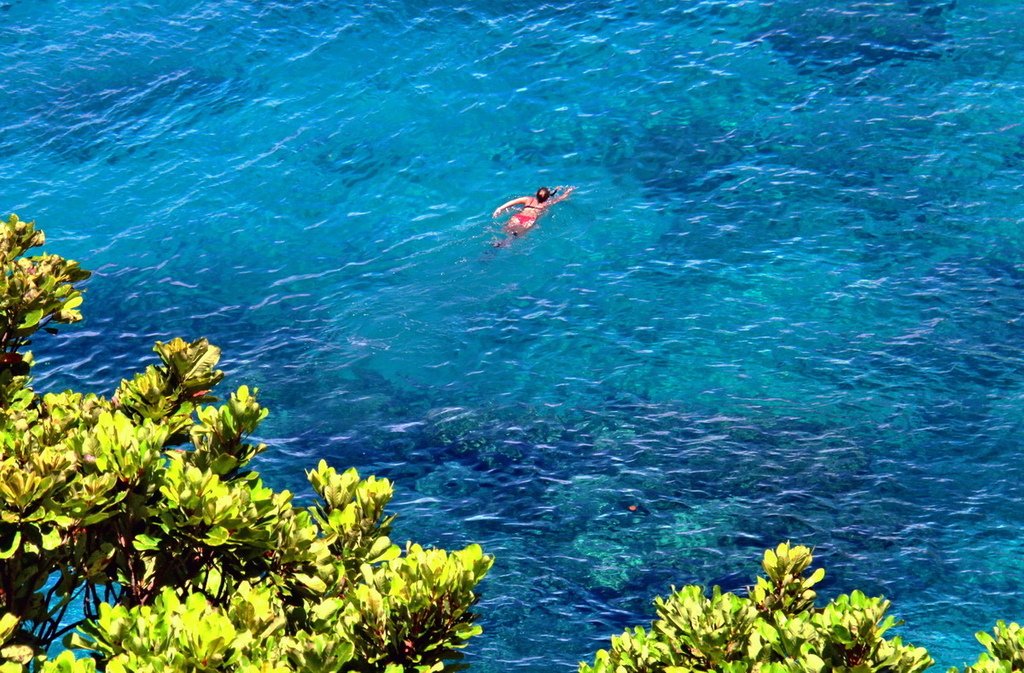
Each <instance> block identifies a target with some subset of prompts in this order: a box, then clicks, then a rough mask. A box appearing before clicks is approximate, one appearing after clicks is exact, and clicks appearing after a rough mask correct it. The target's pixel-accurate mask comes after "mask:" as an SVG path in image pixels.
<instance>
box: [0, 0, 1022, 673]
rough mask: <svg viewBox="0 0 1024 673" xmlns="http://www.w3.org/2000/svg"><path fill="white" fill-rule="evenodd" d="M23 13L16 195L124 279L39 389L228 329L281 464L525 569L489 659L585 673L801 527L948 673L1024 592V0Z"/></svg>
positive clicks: (20, 8)
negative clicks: (392, 491) (635, 632)
mask: <svg viewBox="0 0 1024 673" xmlns="http://www.w3.org/2000/svg"><path fill="white" fill-rule="evenodd" d="M0 21H2V25H3V36H4V48H3V55H2V56H0V93H2V95H3V100H4V103H3V105H2V106H0V175H2V176H3V181H2V187H3V189H2V196H3V203H2V205H0V211H3V213H5V214H6V213H8V212H16V213H17V214H18V215H19V216H21V217H22V218H23V219H33V220H35V221H36V222H37V223H38V225H39V226H41V227H42V228H44V229H45V230H46V231H47V233H48V235H49V242H48V248H47V249H48V250H50V251H53V252H58V253H60V254H63V255H66V256H68V257H71V258H74V259H77V260H79V261H80V262H81V263H82V264H83V266H85V267H86V268H90V269H93V270H94V271H95V276H94V277H93V278H92V280H91V281H89V283H88V285H87V288H88V291H87V300H86V304H85V305H84V307H83V308H84V310H85V313H86V320H85V321H84V322H83V323H81V324H80V325H78V326H75V327H73V328H70V329H66V330H63V331H62V333H61V334H60V335H59V336H57V337H45V338H40V339H38V340H37V342H36V344H35V346H34V348H35V353H36V356H37V358H38V360H39V362H38V366H37V368H36V376H37V378H36V384H37V387H38V388H40V389H45V390H54V389H64V388H65V387H75V388H79V389H86V390H95V391H98V392H105V393H108V394H109V393H110V392H112V391H113V389H114V387H115V385H116V383H117V381H119V380H120V379H121V378H122V377H125V376H129V375H130V374H132V373H133V372H135V371H136V370H138V369H139V368H141V367H143V366H144V364H147V363H150V362H152V361H153V360H154V359H155V356H154V355H153V354H152V352H151V348H152V345H153V342H154V341H156V340H167V339H169V338H171V337H174V336H183V337H186V338H197V337H200V336H206V337H209V338H210V339H211V340H212V341H213V342H214V343H216V344H218V345H220V346H221V347H222V348H223V349H224V362H223V366H224V369H225V370H226V371H227V372H228V374H229V377H228V380H227V382H226V383H225V384H224V388H225V389H227V388H228V387H231V386H237V385H241V384H248V385H250V386H257V387H258V388H259V389H260V391H261V395H262V399H263V401H264V402H265V404H266V405H267V406H269V407H270V409H271V416H270V418H269V419H268V420H267V422H266V423H265V425H264V426H263V428H262V434H261V437H259V439H260V440H261V441H264V442H266V443H268V444H269V445H270V449H269V450H268V451H267V453H266V454H264V455H263V456H262V457H261V458H260V460H259V467H260V468H261V470H263V471H264V472H265V474H266V475H267V478H268V480H269V482H270V483H271V484H272V485H273V486H275V487H277V488H289V489H292V490H293V491H295V492H296V493H297V494H298V495H299V496H300V497H305V496H306V495H308V493H309V490H308V487H307V486H306V483H305V477H304V474H303V470H304V469H307V468H309V467H312V466H313V465H314V464H315V463H316V461H318V460H319V459H320V458H326V459H327V460H329V461H330V462H331V463H332V464H334V465H336V466H338V467H346V466H350V465H354V466H357V467H358V468H359V469H360V471H361V472H362V473H363V474H371V473H373V474H377V475H380V476H385V477H388V478H389V479H392V480H394V481H395V484H396V498H395V501H394V503H393V505H394V507H393V509H394V511H395V512H397V513H398V515H399V518H398V521H397V524H396V529H395V535H394V538H395V539H396V540H397V541H400V542H404V541H405V540H407V539H411V540H415V541H418V542H421V543H424V544H430V545H438V546H445V547H458V546H461V545H465V544H468V543H470V542H480V543H481V544H483V545H484V547H485V548H486V549H487V550H488V551H489V552H491V553H493V554H495V555H496V557H497V562H496V564H495V566H494V570H493V571H492V574H491V575H490V576H489V578H488V579H487V580H486V581H485V583H484V584H483V585H482V592H483V598H482V600H481V602H480V604H479V610H478V611H479V612H480V613H481V614H482V624H483V626H484V629H485V633H484V635H482V636H481V637H479V638H477V639H475V640H474V641H473V644H472V645H471V648H470V655H469V661H470V662H471V663H472V664H473V667H474V668H473V670H475V671H478V672H487V673H497V672H499V671H502V672H504V671H516V672H522V673H526V672H538V673H539V672H542V671H543V672H548V671H572V670H574V667H575V665H576V663H577V662H578V661H580V660H581V659H591V658H592V657H593V653H594V651H595V650H596V649H597V648H598V647H602V646H606V644H607V642H608V638H609V636H610V635H611V634H612V633H617V632H619V631H621V630H622V629H623V628H624V627H626V626H627V625H632V624H645V623H647V622H649V621H650V620H651V619H652V617H653V608H652V607H651V603H650V602H651V599H652V598H653V597H654V596H655V595H658V594H664V593H666V592H668V591H669V588H670V587H671V586H672V585H676V586H679V585H682V584H686V583H701V584H705V585H711V584H719V585H721V586H722V587H723V588H724V589H728V590H738V589H741V588H743V587H744V586H746V585H748V584H749V583H750V582H751V581H752V579H753V577H754V575H755V573H756V572H757V570H758V560H759V558H760V554H761V552H762V550H763V549H764V548H765V547H768V546H773V545H775V544H776V543H778V542H780V541H784V540H792V541H793V542H799V543H803V544H807V545H811V546H813V547H814V548H815V550H816V554H817V558H818V560H819V561H820V562H821V563H822V564H824V565H825V567H826V568H827V569H828V572H829V574H828V577H827V580H826V583H825V585H824V591H823V593H824V594H825V595H827V596H831V595H836V594H838V593H841V592H846V591H851V590H853V589H855V588H861V589H863V590H865V591H867V592H871V593H876V594H877V593H883V594H885V595H886V596H887V597H888V598H890V599H891V600H892V601H893V611H894V613H895V614H896V615H897V616H898V617H900V618H902V619H904V620H905V621H906V625H905V626H903V627H902V628H901V629H900V632H901V634H902V635H904V637H905V638H906V639H908V640H910V641H911V642H913V643H914V644H917V645H923V646H926V647H927V648H929V650H930V651H931V652H932V653H933V654H934V656H935V657H936V659H937V660H938V662H939V664H940V666H941V667H945V666H947V665H954V664H956V665H961V664H963V663H964V662H965V661H970V662H973V661H974V658H975V657H976V654H977V652H978V651H979V650H980V646H979V645H977V643H975V642H974V637H973V634H974V632H975V631H977V630H980V629H987V628H990V627H991V625H992V624H993V623H994V622H995V620H997V619H1007V620H1021V619H1024V586H1022V580H1024V533H1022V527H1024V467H1022V464H1024V463H1022V446H1021V443H1022V440H1021V429H1022V423H1024V406H1022V404H1024V358H1022V355H1021V349H1020V346H1021V336H1022V327H1024V257H1022V256H1024V233H1022V226H1021V223H1022V222H1024V190H1022V184H1024V114H1022V112H1024V110H1022V107H1024V106H1022V100H1024V50H1022V49H1021V45H1022V44H1024V12H1022V11H1021V5H1020V2H1019V0H959V1H957V2H953V1H951V0H942V1H939V0H888V1H881V0H879V1H874V0H869V1H865V2H856V3H853V2H849V3H847V2H838V1H832V2H828V1H824V2H823V1H822V0H776V1H774V2H771V1H767V0H766V1H752V0H734V1H732V2H727V1H724V0H704V1H693V2H691V1H678V0H615V1H607V2H605V1H597V0H595V1H591V2H562V3H557V2H556V3H551V4H545V3H543V2H542V3H538V2H521V1H520V0H505V1H504V2H498V1H497V0H469V2H466V3H463V4H450V5H442V4H432V3H423V2H412V1H409V0H394V1H389V2H380V1H379V0H378V1H376V2H370V3H368V4H364V3H362V2H360V3H340V2H326V1H322V2H317V1H314V0H288V1H284V0H280V1H277V2H274V1H272V0H266V1H263V0H261V1H259V2H255V1H250V0H222V1H213V0H209V1H205V2H198V1H196V0H189V1H178V0H168V1H166V2H160V3H153V4H144V3H143V4H140V3H137V2H128V1H127V0H104V1H103V2H99V1H96V0H75V1H74V2H72V1H70V0H66V1H58V0H21V1H19V0H6V1H5V2H0ZM558 184H574V185H578V186H579V189H578V191H577V192H576V193H575V194H574V195H573V196H572V197H571V198H570V199H569V200H568V201H566V202H564V203H561V204H559V205H557V206H555V207H554V208H553V209H552V210H551V211H550V213H549V214H547V215H545V217H544V218H542V220H541V222H540V225H539V226H538V227H537V228H536V229H534V230H533V231H531V232H530V233H529V235H527V236H526V237H524V238H522V239H519V240H516V241H514V242H513V243H512V245H510V246H508V247H503V248H495V247H492V243H493V242H494V241H497V240H499V239H500V238H501V236H502V234H501V221H500V220H499V221H494V220H492V219H491V216H490V215H491V211H492V210H493V209H494V208H495V207H496V206H497V205H498V204H500V203H502V202H504V201H506V200H508V199H510V198H514V197H516V196H520V195H522V194H526V193H529V192H532V191H534V190H536V188H537V187H539V186H541V185H558ZM936 670H943V669H942V668H938V669H936Z"/></svg>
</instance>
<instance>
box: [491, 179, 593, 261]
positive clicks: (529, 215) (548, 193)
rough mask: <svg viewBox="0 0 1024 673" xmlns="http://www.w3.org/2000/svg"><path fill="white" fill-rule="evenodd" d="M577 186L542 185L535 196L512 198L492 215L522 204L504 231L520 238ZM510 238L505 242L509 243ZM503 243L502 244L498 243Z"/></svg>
mask: <svg viewBox="0 0 1024 673" xmlns="http://www.w3.org/2000/svg"><path fill="white" fill-rule="evenodd" d="M575 189H576V188H575V187H562V186H558V187H555V188H554V189H548V188H547V187H541V188H540V189H538V190H537V193H536V195H534V196H520V197H519V198H518V199H512V200H511V201H509V202H508V203H503V204H502V205H500V206H498V207H497V209H495V211H494V213H493V214H492V215H491V217H497V216H498V215H500V214H501V213H502V211H505V210H508V209H509V208H512V207H514V206H520V205H521V206H522V209H521V210H520V211H519V212H517V213H514V214H513V215H512V217H510V218H509V220H508V222H507V223H506V224H505V227H504V231H505V233H506V234H508V235H509V238H510V239H511V238H518V237H520V236H522V235H523V234H525V233H526V232H527V231H529V230H530V229H532V228H533V225H535V224H537V218H538V217H540V216H541V214H542V213H543V212H544V211H545V210H547V209H548V208H549V207H551V206H552V205H554V204H556V203H558V202H559V201H562V200H564V199H567V198H569V195H570V194H572V192H573V190H575ZM507 243H508V240H506V242H505V244H506V245H507ZM496 245H499V246H500V245H501V244H496Z"/></svg>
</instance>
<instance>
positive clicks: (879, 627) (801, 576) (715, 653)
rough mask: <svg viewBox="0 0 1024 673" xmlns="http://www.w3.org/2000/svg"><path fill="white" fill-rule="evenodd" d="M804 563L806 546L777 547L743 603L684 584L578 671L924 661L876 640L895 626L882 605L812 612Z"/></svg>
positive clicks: (803, 668)
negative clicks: (644, 622) (652, 616)
mask: <svg viewBox="0 0 1024 673" xmlns="http://www.w3.org/2000/svg"><path fill="white" fill-rule="evenodd" d="M811 561H812V556H811V552H810V550H809V549H808V548H807V547H803V546H790V545H789V544H780V545H779V546H778V547H777V548H776V549H774V550H771V549H769V550H768V551H766V552H765V554H764V559H763V562H762V568H763V569H764V576H763V577H759V578H758V580H757V584H756V585H755V586H754V587H753V589H752V590H751V591H750V595H749V596H738V595H736V594H733V593H722V592H721V591H720V590H719V589H718V587H714V588H713V589H712V590H711V592H710V595H707V594H706V593H705V591H704V590H703V589H702V588H701V587H699V586H692V585H691V586H686V587H683V588H682V589H680V590H678V591H673V592H672V593H671V595H669V596H668V597H667V598H657V599H656V600H655V609H656V613H657V616H658V619H657V620H656V621H655V622H654V623H653V624H652V625H651V627H650V629H649V630H645V629H643V628H640V627H637V628H634V629H632V630H628V631H626V632H625V633H623V634H622V635H621V636H613V637H612V642H611V647H610V648H609V649H608V650H599V651H598V653H597V656H596V658H595V660H594V662H593V664H587V663H581V664H580V667H579V670H580V673H655V672H659V673H660V672H665V673H690V672H696V671H723V672H726V673H746V672H747V671H760V672H763V673H821V672H822V671H851V672H854V671H855V672H857V673H870V672H872V671H891V672H893V673H917V672H919V671H923V670H924V669H926V668H927V667H929V666H930V665H931V664H932V663H933V661H932V659H931V658H930V657H929V656H928V653H927V652H926V651H925V650H924V649H923V648H920V647H913V646H910V645H904V644H903V643H902V641H901V640H900V638H899V637H894V638H890V639H887V638H885V633H886V631H888V630H889V629H890V628H891V627H892V626H894V625H895V624H896V621H895V620H894V619H893V617H891V616H886V614H885V613H886V610H888V608H889V602H888V601H886V600H884V599H882V598H869V597H867V596H865V595H864V594H863V593H861V592H859V591H854V592H853V593H851V594H849V595H842V596H839V597H838V598H836V599H835V600H832V601H830V602H829V603H828V604H827V605H825V606H824V607H822V608H818V607H815V597H816V592H815V591H814V586H815V585H816V584H818V583H819V582H820V581H821V580H822V579H823V578H824V576H825V574H824V571H823V570H822V569H820V568H819V569H817V570H815V571H814V572H813V573H810V574H808V573H807V570H808V568H809V567H810V564H811Z"/></svg>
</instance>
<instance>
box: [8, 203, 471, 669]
mask: <svg viewBox="0 0 1024 673" xmlns="http://www.w3.org/2000/svg"><path fill="white" fill-rule="evenodd" d="M43 242H44V237H43V234H42V232H40V231H38V230H36V229H35V227H34V226H33V224H32V223H31V222H23V221H21V220H19V219H18V218H17V217H16V216H11V217H10V218H9V219H7V220H6V221H2V220H0V267H2V271H0V662H2V663H0V671H2V673H15V672H18V671H23V670H26V669H28V670H44V671H65V672H71V671H92V670H97V669H99V670H106V671H111V672H120V671H132V672H133V673H145V672H148V671H186V670H187V671H227V670H231V671H235V670H238V671H257V670H258V671H310V672H313V671H316V672H317V673H319V672H320V671H347V670H351V671H388V672H396V671H405V670H409V671H412V670H416V671H433V670H442V669H445V668H446V667H447V668H448V669H451V668H453V666H452V664H451V662H452V661H454V660H456V659H458V657H459V656H460V650H461V648H463V647H464V646H465V644H466V642H467V641H468V640H469V639H470V638H471V637H472V636H474V635H476V634H478V633H479V632H480V628H479V627H478V626H476V625H475V624H474V619H475V615H474V614H473V613H472V612H471V611H470V608H471V606H472V605H473V604H474V602H475V601H476V595H475V593H474V590H475V587H476V586H477V584H478V583H479V582H480V580H481V579H482V578H483V577H484V575H485V574H486V572H487V571H488V569H489V568H490V566H491V558H490V557H488V556H486V555H485V554H483V552H482V550H481V549H480V548H479V547H478V546H476V545H471V546H469V547H467V548H465V549H463V550H460V551H455V552H446V551H444V550H437V549H424V548H422V547H420V546H418V545H415V544H408V545H406V546H405V547H404V549H402V548H399V547H398V546H396V545H395V544H393V543H392V542H391V540H390V539H389V537H388V533H389V529H390V526H391V523H392V519H393V517H391V516H387V515H386V514H385V511H384V510H385V507H386V506H387V504H388V502H389V500H390V498H391V495H392V488H391V484H390V483H389V482H388V481H387V480H382V479H375V478H373V477H370V478H369V479H361V478H360V477H359V475H358V474H357V473H356V472H355V470H348V471H346V472H337V471H336V470H334V469H333V468H331V467H329V466H328V465H327V464H326V463H324V462H322V461H321V463H320V464H319V465H318V466H317V467H316V468H315V469H313V470H311V471H309V472H308V477H309V481H310V484H311V486H312V489H313V491H314V493H315V494H316V500H315V502H313V503H312V504H311V505H309V506H305V507H300V506H297V505H296V504H295V503H294V502H293V500H292V495H291V494H290V493H288V492H287V491H275V490H273V489H271V488H268V487H267V486H265V485H264V484H263V482H262V481H261V479H260V477H259V474H257V473H256V472H254V471H253V470H251V469H250V465H249V463H250V461H251V460H252V458H253V457H255V456H256V455H257V454H259V453H260V452H261V451H263V450H264V448H265V447H264V446H263V445H261V444H253V443H250V442H248V441H247V437H248V436H249V435H250V434H251V433H252V432H253V431H254V430H255V429H256V428H257V426H258V424H259V423H260V421H262V420H263V418H264V417H265V416H266V413H267V412H266V410H265V409H263V408H262V407H261V406H260V404H259V403H258V401H257V398H256V391H254V390H253V391H250V390H249V389H247V388H246V387H244V386H243V387H240V388H238V389H237V390H235V391H234V392H233V393H230V395H229V396H228V398H227V400H226V402H224V403H222V404H219V405H218V404H216V402H217V399H216V398H214V397H213V396H212V395H211V391H212V389H213V388H214V386H216V385H217V384H218V383H219V382H220V381H221V379H222V378H223V374H222V372H220V371H218V370H217V369H216V365H217V362H218V360H219V357H220V351H219V350H218V349H217V348H216V347H214V346H212V345H210V344H209V343H207V342H206V341H205V340H203V339H200V340H197V341H193V342H191V343H188V342H185V341H182V340H181V339H174V340H172V341H169V342H167V343H157V344H156V347H155V350H156V353H157V355H158V356H159V359H160V364H158V365H152V366H149V367H147V368H146V369H145V370H144V371H143V372H141V373H139V374H137V375H136V376H135V377H134V378H132V379H130V380H125V381H122V382H121V384H120V386H119V387H118V389H117V391H116V393H115V394H114V395H113V396H111V397H109V398H106V397H102V396H99V395H96V394H93V393H79V392H71V391H68V392H64V393H60V394H46V395H38V394H37V393H36V392H34V391H33V390H32V388H31V387H30V385H29V377H28V375H29V372H30V368H31V364H32V356H31V353H29V352H27V351H25V350H24V349H25V347H27V346H28V345H29V343H30V340H31V338H32V337H33V336H34V335H36V334H38V333H39V331H40V330H45V331H54V327H53V326H54V325H56V324H61V323H71V322H75V321H77V320H79V319H80V318H81V315H80V314H79V312H78V310H77V308H78V306H79V304H80V303H81V301H82V295H81V290H80V289H78V288H77V287H76V285H75V284H76V283H78V282H80V281H83V280H85V279H86V278H87V277H88V275H89V274H88V273H87V272H85V271H83V270H82V269H80V268H79V267H78V265H77V264H75V263H74V262H71V261H68V260H65V259H63V258H61V257H58V256H56V255H34V256H28V255H27V254H26V253H27V252H28V251H29V250H30V249H31V248H34V247H36V246H39V245H42V244H43ZM72 614H76V615H79V618H75V619H72V618H71V617H70V615H72ZM61 642H64V644H65V645H67V646H70V647H73V648H77V649H79V650H85V652H84V653H82V652H79V654H80V655H82V654H84V656H79V657H78V658H76V656H75V655H74V654H72V652H70V651H65V652H63V653H61V654H60V656H58V657H56V658H54V659H50V660H47V657H46V655H47V652H48V651H50V650H51V648H53V647H54V646H55V645H58V644H60V643H61ZM457 667H458V666H454V668H457Z"/></svg>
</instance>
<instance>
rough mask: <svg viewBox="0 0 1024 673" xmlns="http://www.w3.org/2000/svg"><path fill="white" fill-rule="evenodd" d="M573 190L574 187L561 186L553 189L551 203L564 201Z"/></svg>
mask: <svg viewBox="0 0 1024 673" xmlns="http://www.w3.org/2000/svg"><path fill="white" fill-rule="evenodd" d="M575 190H576V188H575V187H563V186H561V185H559V186H558V187H555V195H554V196H553V197H551V203H558V202H559V201H564V200H565V199H567V198H569V195H570V194H572V193H573V192H574V191H575Z"/></svg>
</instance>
